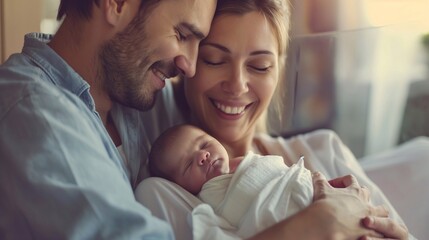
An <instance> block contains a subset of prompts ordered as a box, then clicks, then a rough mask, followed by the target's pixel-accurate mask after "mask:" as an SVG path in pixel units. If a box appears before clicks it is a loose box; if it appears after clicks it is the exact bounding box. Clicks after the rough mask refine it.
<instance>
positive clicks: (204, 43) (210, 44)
mask: <svg viewBox="0 0 429 240" xmlns="http://www.w3.org/2000/svg"><path fill="white" fill-rule="evenodd" d="M200 46H211V47H214V48H217V49H219V50H221V51H223V52H226V53H231V51H229V49H228V48H226V47H225V46H222V45H220V44H217V43H211V42H202V43H200Z"/></svg>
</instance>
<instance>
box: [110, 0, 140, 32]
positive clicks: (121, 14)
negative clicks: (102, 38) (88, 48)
mask: <svg viewBox="0 0 429 240" xmlns="http://www.w3.org/2000/svg"><path fill="white" fill-rule="evenodd" d="M102 2H103V3H102V4H103V5H104V6H102V8H103V9H104V13H105V16H106V21H107V22H108V24H110V25H112V26H116V27H119V28H123V27H125V26H127V25H128V24H129V23H130V22H131V20H132V19H134V17H135V16H136V14H137V12H138V10H139V7H140V3H141V0H103V1H102Z"/></svg>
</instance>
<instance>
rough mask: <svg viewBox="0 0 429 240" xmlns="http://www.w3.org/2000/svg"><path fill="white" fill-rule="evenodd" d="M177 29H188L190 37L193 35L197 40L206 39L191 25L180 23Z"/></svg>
mask: <svg viewBox="0 0 429 240" xmlns="http://www.w3.org/2000/svg"><path fill="white" fill-rule="evenodd" d="M179 27H181V28H186V29H188V31H190V32H191V33H192V35H194V36H195V37H196V38H197V39H199V40H202V39H204V38H206V35H204V33H202V32H201V31H200V30H198V28H197V27H196V26H195V25H193V24H190V23H186V22H182V23H180V24H179Z"/></svg>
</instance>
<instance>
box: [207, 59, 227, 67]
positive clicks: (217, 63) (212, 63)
mask: <svg viewBox="0 0 429 240" xmlns="http://www.w3.org/2000/svg"><path fill="white" fill-rule="evenodd" d="M203 62H204V63H205V64H207V65H212V66H219V65H222V64H224V63H225V62H224V61H211V60H206V59H203Z"/></svg>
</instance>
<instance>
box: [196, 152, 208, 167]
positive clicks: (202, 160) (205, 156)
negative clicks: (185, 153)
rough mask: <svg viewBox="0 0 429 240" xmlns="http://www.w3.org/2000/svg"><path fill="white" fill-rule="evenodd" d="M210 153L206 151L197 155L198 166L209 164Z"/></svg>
mask: <svg viewBox="0 0 429 240" xmlns="http://www.w3.org/2000/svg"><path fill="white" fill-rule="evenodd" d="M209 157H210V153H209V152H208V151H201V152H200V153H199V154H198V159H199V160H198V163H199V164H200V165H204V164H207V163H208V162H209Z"/></svg>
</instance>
